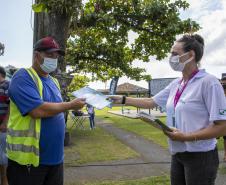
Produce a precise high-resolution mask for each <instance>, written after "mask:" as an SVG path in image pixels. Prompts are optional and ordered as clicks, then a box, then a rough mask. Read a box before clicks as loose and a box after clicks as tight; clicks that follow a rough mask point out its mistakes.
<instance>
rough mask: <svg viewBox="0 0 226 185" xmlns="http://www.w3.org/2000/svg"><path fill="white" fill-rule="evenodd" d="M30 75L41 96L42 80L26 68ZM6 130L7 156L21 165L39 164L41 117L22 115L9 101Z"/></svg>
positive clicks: (55, 81)
mask: <svg viewBox="0 0 226 185" xmlns="http://www.w3.org/2000/svg"><path fill="white" fill-rule="evenodd" d="M26 70H27V72H28V74H29V75H30V76H31V77H32V79H33V81H34V82H35V84H36V86H37V89H38V91H39V94H40V97H41V98H43V95H42V90H43V85H42V81H41V79H40V78H39V76H38V74H37V73H36V71H35V70H34V69H33V68H28V69H26ZM51 78H52V80H53V81H54V83H55V84H56V85H57V87H58V88H59V89H60V85H59V83H58V81H57V79H55V78H53V77H51ZM7 126H8V130H7V138H6V142H7V149H6V150H7V156H8V158H9V159H11V160H13V161H16V162H17V163H19V164H21V165H33V166H35V167H37V166H38V165H39V139H40V130H41V119H40V118H39V119H34V118H32V117H31V116H29V115H26V116H22V115H21V113H20V111H19V109H18V108H17V106H16V105H15V104H14V103H13V101H10V116H9V122H8V125H7Z"/></svg>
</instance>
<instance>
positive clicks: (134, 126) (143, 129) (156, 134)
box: [96, 107, 168, 148]
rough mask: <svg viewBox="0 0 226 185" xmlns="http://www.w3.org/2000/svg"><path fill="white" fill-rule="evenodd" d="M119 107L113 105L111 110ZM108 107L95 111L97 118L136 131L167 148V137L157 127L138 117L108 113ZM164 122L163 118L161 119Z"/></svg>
mask: <svg viewBox="0 0 226 185" xmlns="http://www.w3.org/2000/svg"><path fill="white" fill-rule="evenodd" d="M119 109H120V107H113V109H112V110H119ZM108 110H110V109H107V108H106V109H103V110H98V111H96V115H97V117H98V118H101V119H104V120H105V121H107V122H109V123H112V124H114V125H115V126H117V127H119V128H122V129H125V130H128V131H130V132H133V133H136V134H137V135H140V136H142V137H144V138H146V139H148V140H152V141H154V142H155V143H157V144H159V145H161V146H163V147H164V148H167V146H168V144H167V137H166V136H165V135H164V134H163V133H162V132H161V131H160V130H158V129H156V128H154V127H152V126H150V125H149V124H147V123H146V122H144V121H141V120H140V119H132V118H127V117H122V116H117V115H114V114H110V113H108V112H107V111H108ZM161 120H162V121H164V122H165V118H162V119H161Z"/></svg>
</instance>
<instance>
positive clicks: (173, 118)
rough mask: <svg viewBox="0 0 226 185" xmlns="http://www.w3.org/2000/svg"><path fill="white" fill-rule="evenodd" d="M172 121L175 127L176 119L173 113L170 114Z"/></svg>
mask: <svg viewBox="0 0 226 185" xmlns="http://www.w3.org/2000/svg"><path fill="white" fill-rule="evenodd" d="M172 123H173V127H175V128H176V119H175V115H173V116H172Z"/></svg>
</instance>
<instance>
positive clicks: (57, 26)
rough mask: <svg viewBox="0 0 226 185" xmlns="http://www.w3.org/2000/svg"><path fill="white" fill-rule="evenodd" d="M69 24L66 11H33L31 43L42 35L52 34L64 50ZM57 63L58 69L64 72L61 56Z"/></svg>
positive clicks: (64, 67) (64, 65) (64, 64)
mask: <svg viewBox="0 0 226 185" xmlns="http://www.w3.org/2000/svg"><path fill="white" fill-rule="evenodd" d="M69 24H70V16H68V15H66V13H64V14H59V13H57V12H52V13H49V14H48V13H35V16H34V37H33V43H36V42H37V41H38V40H39V39H41V38H43V37H46V36H52V37H53V38H54V39H55V40H56V41H57V42H58V43H59V45H60V48H61V49H63V50H65V49H66V42H67V38H68V30H69ZM58 64H59V65H58V69H60V71H61V72H65V71H66V63H65V62H64V58H63V57H60V58H59V61H58Z"/></svg>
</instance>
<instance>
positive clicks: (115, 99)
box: [107, 95, 123, 104]
mask: <svg viewBox="0 0 226 185" xmlns="http://www.w3.org/2000/svg"><path fill="white" fill-rule="evenodd" d="M107 97H108V100H109V101H112V103H113V104H122V99H123V96H121V95H108V96H107Z"/></svg>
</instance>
